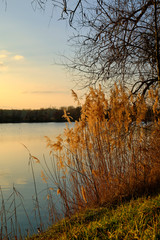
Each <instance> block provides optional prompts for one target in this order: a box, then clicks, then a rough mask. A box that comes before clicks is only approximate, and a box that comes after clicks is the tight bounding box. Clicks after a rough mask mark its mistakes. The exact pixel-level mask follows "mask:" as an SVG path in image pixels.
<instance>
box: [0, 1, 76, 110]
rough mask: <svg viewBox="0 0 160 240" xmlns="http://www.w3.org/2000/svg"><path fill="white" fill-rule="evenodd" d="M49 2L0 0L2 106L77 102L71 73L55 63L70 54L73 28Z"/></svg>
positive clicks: (0, 102)
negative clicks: (41, 7)
mask: <svg viewBox="0 0 160 240" xmlns="http://www.w3.org/2000/svg"><path fill="white" fill-rule="evenodd" d="M51 14H52V8H51V6H49V5H48V8H47V9H46V11H45V12H42V11H41V10H38V9H37V10H36V11H35V10H34V7H33V6H32V5H31V0H7V7H5V4H4V1H0V36H1V37H0V108H1V109H39V108H48V107H58V108H59V107H62V106H70V105H74V106H75V103H74V100H73V98H72V96H71V89H74V87H75V83H74V81H73V79H72V77H71V75H70V74H69V72H68V71H67V70H66V69H65V68H64V67H63V66H60V65H57V64H55V62H60V59H61V57H60V55H68V54H69V53H70V47H69V46H68V42H67V40H68V37H69V35H70V34H71V28H70V27H69V26H67V23H66V22H65V21H59V20H58V19H59V17H60V12H57V10H55V11H54V12H53V19H52V20H51Z"/></svg>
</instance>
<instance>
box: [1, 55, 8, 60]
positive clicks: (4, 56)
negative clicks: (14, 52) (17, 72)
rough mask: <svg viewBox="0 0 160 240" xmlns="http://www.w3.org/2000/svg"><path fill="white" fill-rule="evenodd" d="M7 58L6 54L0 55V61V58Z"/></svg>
mask: <svg viewBox="0 0 160 240" xmlns="http://www.w3.org/2000/svg"><path fill="white" fill-rule="evenodd" d="M7 57H8V55H7V54H0V59H2V58H7Z"/></svg>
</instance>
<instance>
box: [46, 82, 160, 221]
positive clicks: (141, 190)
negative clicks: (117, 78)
mask: <svg viewBox="0 0 160 240" xmlns="http://www.w3.org/2000/svg"><path fill="white" fill-rule="evenodd" d="M74 96H75V94H74ZM76 98H77V96H76ZM78 101H79V100H78ZM148 107H149V108H150V109H152V116H151V120H152V121H151V122H150V126H147V125H146V126H144V125H143V124H142V123H143V122H144V121H145V119H146V114H147V110H148ZM64 117H65V118H66V119H67V120H68V124H66V128H65V130H64V134H63V136H61V135H59V136H57V141H55V142H53V141H52V140H51V139H49V138H47V137H46V140H47V146H48V147H49V149H50V153H51V154H53V155H54V158H55V169H54V174H55V175H54V176H57V177H56V179H53V180H54V185H56V186H57V194H58V195H59V196H60V198H61V201H62V203H63V207H64V210H65V211H64V214H65V216H70V215H71V214H73V213H74V212H75V211H79V210H81V209H83V208H87V207H91V206H102V205H110V204H115V203H118V202H122V201H123V200H125V199H130V198H132V197H138V196H141V195H143V194H150V193H154V192H155V191H157V188H158V186H159V183H160V177H159V176H160V150H159V144H160V120H159V98H158V91H156V90H154V89H152V90H150V91H149V94H148V96H146V98H144V97H142V96H140V95H138V96H132V94H131V93H130V92H129V91H128V92H127V91H126V90H125V89H124V88H123V87H122V86H120V87H118V86H117V85H115V86H114V88H113V89H112V90H111V94H110V98H109V99H107V98H106V96H105V94H104V92H103V90H102V89H101V86H99V89H93V88H90V92H89V94H88V95H86V100H85V103H84V104H83V105H82V111H81V116H80V119H79V121H76V122H75V125H74V127H70V118H69V116H68V115H67V113H66V112H65V113H64ZM151 125H152V126H151Z"/></svg>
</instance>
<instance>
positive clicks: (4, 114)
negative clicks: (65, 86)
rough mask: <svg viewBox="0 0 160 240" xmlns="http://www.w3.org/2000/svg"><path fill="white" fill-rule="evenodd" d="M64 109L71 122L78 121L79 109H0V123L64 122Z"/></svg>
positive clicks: (71, 107) (70, 107)
mask: <svg viewBox="0 0 160 240" xmlns="http://www.w3.org/2000/svg"><path fill="white" fill-rule="evenodd" d="M64 109H65V110H66V112H67V113H68V114H69V116H71V121H75V120H79V117H80V111H81V107H76V108H75V107H73V106H69V107H61V108H60V109H56V108H47V109H43V108H42V109H37V110H31V109H23V110H15V109H11V110H7V109H0V123H21V122H65V121H66V119H65V118H64V117H63V115H64Z"/></svg>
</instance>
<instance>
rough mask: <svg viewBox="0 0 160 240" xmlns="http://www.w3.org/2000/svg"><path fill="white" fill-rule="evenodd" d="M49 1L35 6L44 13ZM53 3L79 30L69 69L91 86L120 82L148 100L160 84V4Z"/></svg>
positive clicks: (145, 0) (122, 0) (126, 0)
mask: <svg viewBox="0 0 160 240" xmlns="http://www.w3.org/2000/svg"><path fill="white" fill-rule="evenodd" d="M48 1H49V0H48ZM48 1H47V0H33V2H37V3H38V4H39V5H40V6H41V7H42V8H44V7H45V5H46V3H47V2H48ZM50 1H51V2H52V3H53V7H55V6H58V7H60V8H61V10H62V12H61V17H62V18H68V19H69V24H70V25H71V26H73V27H75V29H76V33H75V35H74V36H73V37H72V38H71V41H72V44H74V46H75V57H74V59H72V60H71V62H70V64H69V66H70V67H71V68H73V69H74V70H78V72H80V73H81V77H82V78H83V80H84V79H85V82H83V84H84V85H85V86H87V85H90V84H96V83H97V82H104V83H105V84H106V83H111V84H113V82H115V81H118V80H120V81H121V82H122V83H123V84H125V85H130V86H131V87H132V91H133V92H134V93H137V92H139V91H141V92H142V94H145V93H146V91H147V90H148V89H149V87H150V86H151V85H153V84H154V85H157V83H158V82H159V83H160V40H159V38H160V37H159V31H160V0H76V1H71V0H68V1H66V0H50ZM73 2H74V3H73Z"/></svg>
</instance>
